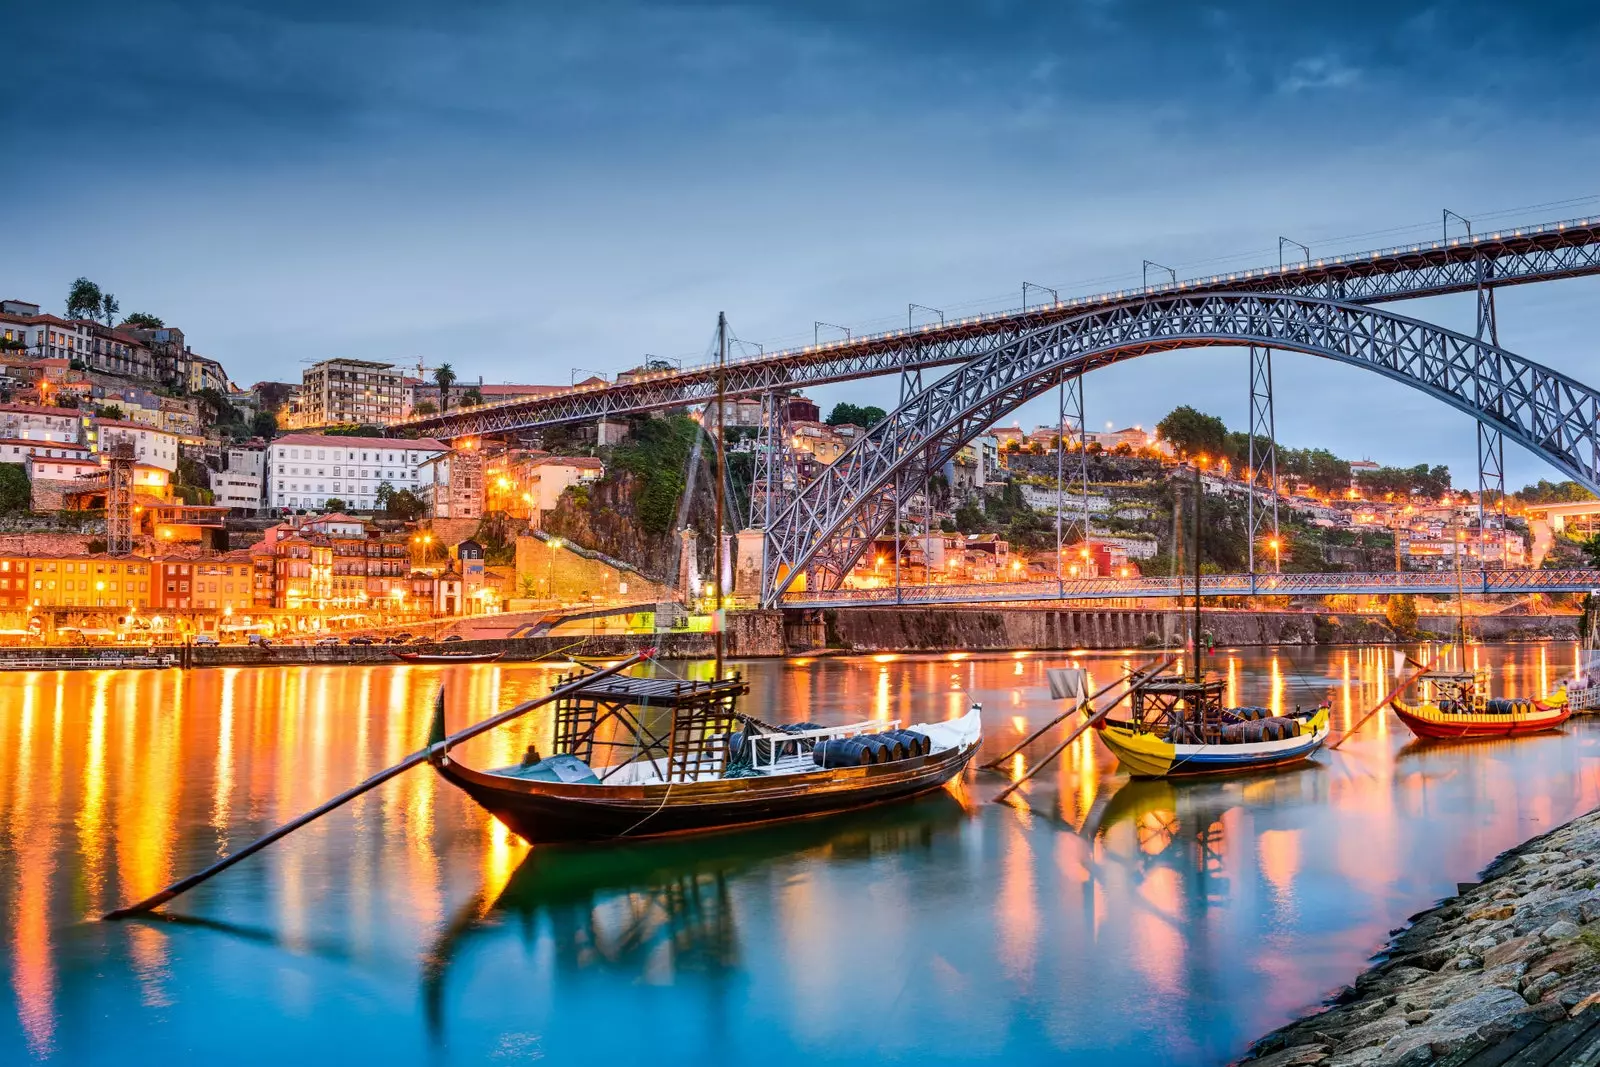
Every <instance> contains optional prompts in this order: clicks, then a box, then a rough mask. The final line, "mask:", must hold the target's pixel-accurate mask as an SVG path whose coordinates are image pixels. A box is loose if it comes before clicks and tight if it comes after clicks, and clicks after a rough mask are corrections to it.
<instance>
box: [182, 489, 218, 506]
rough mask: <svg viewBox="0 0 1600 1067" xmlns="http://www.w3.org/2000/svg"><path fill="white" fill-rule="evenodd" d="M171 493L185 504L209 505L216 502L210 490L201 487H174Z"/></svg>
mask: <svg viewBox="0 0 1600 1067" xmlns="http://www.w3.org/2000/svg"><path fill="white" fill-rule="evenodd" d="M172 492H173V494H174V495H175V496H176V497H177V498H178V499H179V500H181V501H183V502H184V503H185V504H210V503H212V502H214V501H215V500H216V497H215V495H213V494H212V492H211V490H210V489H207V488H206V487H205V486H201V485H174V486H173V487H172Z"/></svg>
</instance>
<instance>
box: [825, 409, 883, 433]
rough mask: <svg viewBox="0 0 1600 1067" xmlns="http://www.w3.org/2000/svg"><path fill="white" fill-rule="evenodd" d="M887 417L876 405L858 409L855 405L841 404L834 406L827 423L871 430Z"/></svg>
mask: <svg viewBox="0 0 1600 1067" xmlns="http://www.w3.org/2000/svg"><path fill="white" fill-rule="evenodd" d="M887 415H888V413H887V412H885V411H884V410H883V409H882V408H880V407H878V406H877V405H876V404H868V405H866V406H865V407H857V406H856V405H855V404H845V403H840V404H835V405H833V410H832V411H830V412H828V419H827V422H828V425H829V426H843V425H845V424H846V423H849V424H851V425H853V426H865V427H866V428H867V429H869V430H870V429H872V427H874V426H876V425H878V423H880V422H882V421H883V420H884V419H885V418H886V417H887Z"/></svg>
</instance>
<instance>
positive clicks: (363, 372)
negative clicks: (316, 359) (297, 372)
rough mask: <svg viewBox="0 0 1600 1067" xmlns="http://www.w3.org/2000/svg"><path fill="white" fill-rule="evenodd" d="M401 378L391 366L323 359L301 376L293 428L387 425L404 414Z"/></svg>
mask: <svg viewBox="0 0 1600 1067" xmlns="http://www.w3.org/2000/svg"><path fill="white" fill-rule="evenodd" d="M405 398H406V388H405V376H404V375H403V374H402V373H401V372H400V370H399V369H398V368H396V367H395V366H394V364H392V363H375V362H373V361H371V360H365V359H325V360H323V361H322V362H321V363H316V364H313V365H312V366H310V367H307V368H306V370H305V373H304V374H303V375H302V376H301V383H300V402H299V406H298V408H297V410H296V425H299V426H337V425H341V424H349V423H354V424H357V425H362V426H387V425H388V424H389V423H391V422H398V421H399V420H400V419H401V418H402V417H403V416H404V415H405V412H406V405H405Z"/></svg>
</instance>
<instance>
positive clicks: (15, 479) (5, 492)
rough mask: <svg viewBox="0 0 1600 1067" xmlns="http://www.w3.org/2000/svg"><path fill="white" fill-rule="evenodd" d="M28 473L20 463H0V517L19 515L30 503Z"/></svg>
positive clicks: (31, 496) (30, 490) (31, 498)
mask: <svg viewBox="0 0 1600 1067" xmlns="http://www.w3.org/2000/svg"><path fill="white" fill-rule="evenodd" d="M32 500H33V492H32V489H31V488H30V487H29V485H28V473H27V471H26V470H25V469H24V468H23V466H22V464H20V463H0V515H19V514H22V513H24V512H26V511H27V510H28V508H29V506H30V504H31V503H32Z"/></svg>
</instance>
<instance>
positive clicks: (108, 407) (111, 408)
mask: <svg viewBox="0 0 1600 1067" xmlns="http://www.w3.org/2000/svg"><path fill="white" fill-rule="evenodd" d="M94 416H95V418H97V419H118V420H121V419H123V418H125V417H126V416H124V415H123V413H122V409H121V408H119V407H117V405H115V404H102V405H100V406H99V407H97V408H95V409H94Z"/></svg>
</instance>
